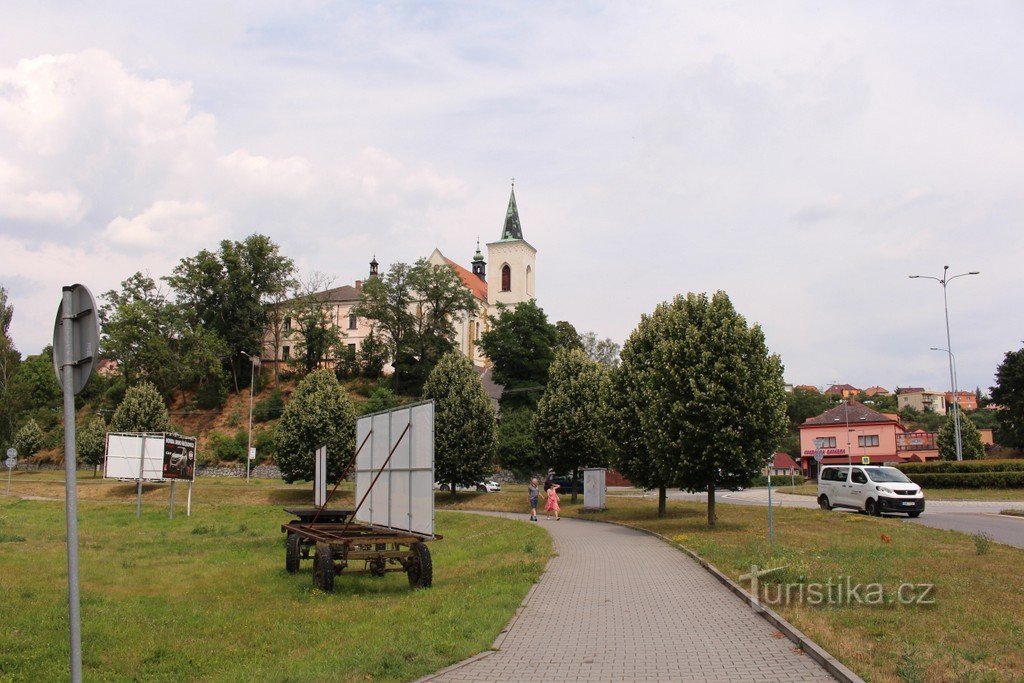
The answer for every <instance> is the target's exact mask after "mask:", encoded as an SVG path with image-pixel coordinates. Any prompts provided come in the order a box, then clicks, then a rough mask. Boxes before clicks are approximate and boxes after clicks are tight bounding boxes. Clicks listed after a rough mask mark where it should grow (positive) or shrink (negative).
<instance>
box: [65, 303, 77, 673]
mask: <svg viewBox="0 0 1024 683" xmlns="http://www.w3.org/2000/svg"><path fill="white" fill-rule="evenodd" d="M73 307H74V301H73V290H72V288H71V287H65V288H64V305H63V311H62V313H61V337H62V339H61V344H62V345H63V347H64V367H63V368H61V374H62V376H63V377H64V488H65V501H66V505H65V507H66V510H67V527H68V537H67V543H68V625H69V626H70V641H71V653H70V654H71V681H72V683H81V680H82V623H81V622H82V616H81V599H80V597H79V592H78V469H77V467H76V466H75V465H76V462H75V377H74V364H73V363H72V362H71V359H72V358H74V349H73V347H74V342H73V339H72V326H73V325H72V320H74V314H73V313H72V309H73Z"/></svg>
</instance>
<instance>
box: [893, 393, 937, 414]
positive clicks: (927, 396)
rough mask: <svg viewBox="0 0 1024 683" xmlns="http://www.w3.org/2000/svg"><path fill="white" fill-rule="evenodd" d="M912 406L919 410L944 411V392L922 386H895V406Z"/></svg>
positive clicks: (902, 407) (899, 407)
mask: <svg viewBox="0 0 1024 683" xmlns="http://www.w3.org/2000/svg"><path fill="white" fill-rule="evenodd" d="M907 407H910V408H914V409H915V410H918V411H919V412H922V413H924V412H931V413H945V412H946V394H945V392H942V391H932V390H928V389H925V388H923V387H902V388H901V387H896V408H897V410H903V409H904V408H907Z"/></svg>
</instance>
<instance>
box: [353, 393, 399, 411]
mask: <svg viewBox="0 0 1024 683" xmlns="http://www.w3.org/2000/svg"><path fill="white" fill-rule="evenodd" d="M397 405H398V401H397V400H396V399H395V393H394V392H393V391H391V389H389V388H387V387H374V388H373V389H371V390H370V396H369V398H368V399H367V400H366V401H364V402H363V404H362V405H360V406H359V413H360V414H361V415H369V414H370V413H379V412H381V411H382V410H390V409H391V408H394V407H395V406H397Z"/></svg>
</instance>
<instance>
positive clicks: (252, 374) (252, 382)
mask: <svg viewBox="0 0 1024 683" xmlns="http://www.w3.org/2000/svg"><path fill="white" fill-rule="evenodd" d="M242 355H243V356H245V357H246V358H248V359H249V368H250V370H249V441H248V444H247V445H246V447H245V481H246V483H248V482H249V464H250V463H251V462H252V460H251V459H250V458H251V453H252V392H253V388H254V387H255V386H256V366H257V365H259V364H260V359H259V358H254V357H252V356H250V355H249V354H247V353H246V352H245V351H242Z"/></svg>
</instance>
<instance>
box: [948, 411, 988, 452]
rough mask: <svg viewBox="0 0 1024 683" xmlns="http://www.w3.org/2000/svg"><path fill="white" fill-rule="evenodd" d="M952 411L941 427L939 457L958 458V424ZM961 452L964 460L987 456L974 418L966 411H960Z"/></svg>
mask: <svg viewBox="0 0 1024 683" xmlns="http://www.w3.org/2000/svg"><path fill="white" fill-rule="evenodd" d="M953 417H954V416H953V413H952V411H950V413H949V415H948V416H947V417H946V421H945V422H943V423H942V427H941V428H940V429H939V439H938V440H939V457H940V458H942V459H943V460H956V424H955V422H954V419H953ZM960 454H961V455H962V456H963V459H964V460H978V459H980V458H984V457H985V446H984V444H982V443H981V434H980V433H979V432H978V428H977V427H976V426H975V425H974V420H972V419H971V418H970V417H968V416H967V414H966V413H962V412H961V413H960Z"/></svg>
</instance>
